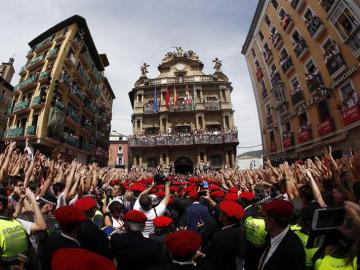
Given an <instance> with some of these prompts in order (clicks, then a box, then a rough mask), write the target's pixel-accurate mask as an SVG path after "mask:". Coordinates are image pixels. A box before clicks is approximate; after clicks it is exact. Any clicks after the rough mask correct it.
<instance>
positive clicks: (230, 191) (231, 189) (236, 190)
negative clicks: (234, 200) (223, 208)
mask: <svg viewBox="0 0 360 270" xmlns="http://www.w3.org/2000/svg"><path fill="white" fill-rule="evenodd" d="M227 191H228V192H229V193H236V194H238V192H239V190H238V189H237V188H234V187H231V188H229V189H228V190H227Z"/></svg>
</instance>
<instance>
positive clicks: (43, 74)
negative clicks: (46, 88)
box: [39, 71, 50, 82]
mask: <svg viewBox="0 0 360 270" xmlns="http://www.w3.org/2000/svg"><path fill="white" fill-rule="evenodd" d="M49 77H50V73H49V72H48V71H42V72H40V75H39V82H42V81H45V80H47V79H48V78H49Z"/></svg>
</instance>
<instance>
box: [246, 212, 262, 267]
mask: <svg viewBox="0 0 360 270" xmlns="http://www.w3.org/2000/svg"><path fill="white" fill-rule="evenodd" d="M244 225H245V237H246V242H247V248H246V253H245V256H244V257H245V262H244V268H245V270H253V269H254V270H255V269H257V266H258V264H259V260H260V257H261V254H262V253H263V252H264V248H265V243H266V237H267V232H266V230H265V221H264V219H262V218H260V217H252V216H249V217H247V218H246V220H245V224H244Z"/></svg>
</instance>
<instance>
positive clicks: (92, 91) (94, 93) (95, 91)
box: [89, 84, 101, 97]
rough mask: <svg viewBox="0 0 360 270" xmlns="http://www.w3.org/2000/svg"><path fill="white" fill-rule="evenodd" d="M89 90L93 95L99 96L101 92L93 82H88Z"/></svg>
mask: <svg viewBox="0 0 360 270" xmlns="http://www.w3.org/2000/svg"><path fill="white" fill-rule="evenodd" d="M89 90H90V93H91V94H93V95H94V96H95V97H99V96H100V94H101V93H100V91H99V89H98V88H97V87H96V86H95V85H94V84H90V86H89Z"/></svg>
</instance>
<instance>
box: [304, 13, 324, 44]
mask: <svg viewBox="0 0 360 270" xmlns="http://www.w3.org/2000/svg"><path fill="white" fill-rule="evenodd" d="M305 25H306V29H307V30H308V32H309V33H310V35H311V36H312V37H314V38H315V39H316V37H315V36H316V35H315V34H317V32H318V31H319V30H320V28H322V27H323V23H322V22H321V20H320V18H319V17H318V16H315V15H312V18H311V19H310V20H307V21H306V23H305Z"/></svg>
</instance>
